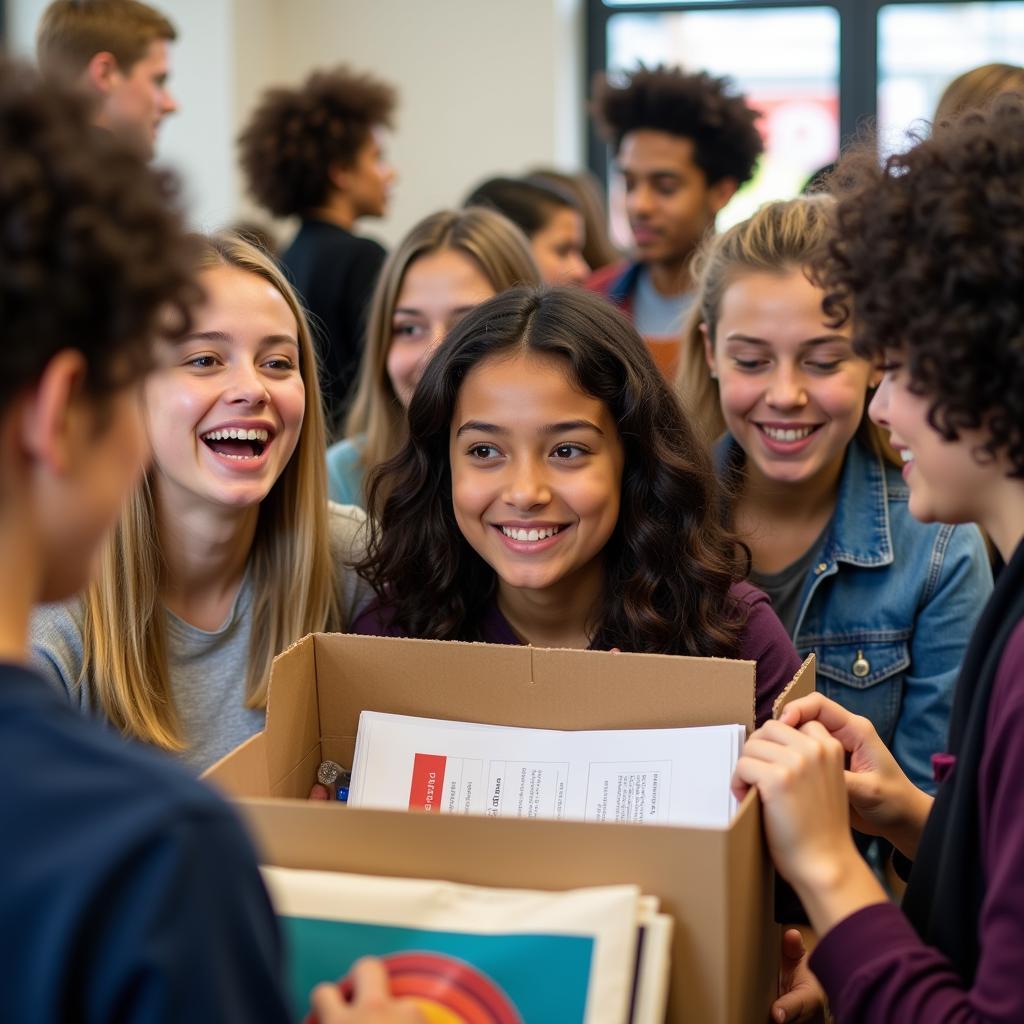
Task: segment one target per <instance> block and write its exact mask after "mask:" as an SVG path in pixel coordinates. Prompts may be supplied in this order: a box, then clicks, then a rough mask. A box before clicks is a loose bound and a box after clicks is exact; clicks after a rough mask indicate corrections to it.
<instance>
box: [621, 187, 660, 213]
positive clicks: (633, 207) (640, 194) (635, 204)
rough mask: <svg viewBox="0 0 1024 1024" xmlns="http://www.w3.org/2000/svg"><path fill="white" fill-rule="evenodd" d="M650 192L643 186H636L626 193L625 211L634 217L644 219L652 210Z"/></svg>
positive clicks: (652, 204)
mask: <svg viewBox="0 0 1024 1024" xmlns="http://www.w3.org/2000/svg"><path fill="white" fill-rule="evenodd" d="M652 200H653V196H652V193H651V190H650V189H649V188H648V187H647V186H646V185H644V184H636V185H634V186H633V187H632V188H631V189H630V190H629V191H627V192H626V209H627V211H628V212H629V213H631V214H633V216H634V217H645V216H647V215H648V214H649V213H650V212H651V211H652V209H653V208H654V203H653V201H652Z"/></svg>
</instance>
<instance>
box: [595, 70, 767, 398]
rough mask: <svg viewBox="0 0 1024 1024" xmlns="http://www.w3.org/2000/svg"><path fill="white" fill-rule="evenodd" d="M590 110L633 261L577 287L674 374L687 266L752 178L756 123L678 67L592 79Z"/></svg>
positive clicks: (687, 294) (688, 296) (689, 284)
mask: <svg viewBox="0 0 1024 1024" xmlns="http://www.w3.org/2000/svg"><path fill="white" fill-rule="evenodd" d="M592 112H593V116H594V118H595V121H596V123H597V126H598V128H599V129H600V130H601V131H602V132H603V133H604V135H605V136H606V137H607V138H608V140H609V142H610V143H611V145H612V147H613V148H614V151H615V161H616V165H617V168H618V171H619V173H620V174H621V175H622V177H623V183H624V185H625V192H626V213H627V215H628V217H629V226H630V228H631V229H632V232H633V243H634V255H633V259H632V260H630V261H628V262H623V263H617V264H613V265H612V266H610V267H604V268H602V269H601V270H599V271H597V272H596V273H594V274H593V275H592V276H591V277H590V279H589V280H588V282H587V287H588V288H590V289H591V290H593V291H596V292H600V293H601V294H603V295H606V296H608V298H610V299H611V300H612V301H613V302H615V303H616V304H617V305H619V306H620V307H621V308H622V309H623V310H624V311H625V312H626V313H627V314H628V315H630V316H631V317H632V318H633V321H634V323H635V324H636V326H637V329H638V330H639V331H640V333H641V334H642V335H643V336H644V337H645V338H646V339H647V341H648V344H649V346H650V348H651V352H652V354H653V355H654V358H655V361H656V362H657V363H658V365H659V366H660V367H661V369H662V371H663V372H664V373H665V374H666V375H667V376H668V377H669V378H671V377H672V376H674V372H675V366H676V362H677V360H678V355H679V345H680V339H681V336H682V330H683V322H684V320H685V318H686V314H687V312H688V310H689V308H690V306H691V304H692V302H693V298H694V294H693V280H692V277H691V274H690V264H691V261H692V259H693V255H694V253H695V251H696V249H697V246H698V245H699V244H700V241H701V239H702V238H703V237H704V235H705V233H707V232H708V231H711V230H713V229H714V225H715V217H716V216H717V215H718V213H719V211H720V210H721V209H722V208H723V207H724V206H725V205H726V203H728V202H729V200H730V199H732V197H733V195H734V194H735V193H736V190H737V189H738V188H739V187H740V186H741V185H742V184H744V182H746V181H749V180H750V178H751V177H753V174H754V168H755V165H756V163H757V159H758V157H759V156H760V155H761V152H762V150H763V148H764V145H763V143H762V140H761V136H760V133H759V132H758V130H757V127H756V124H755V121H756V120H757V117H758V116H759V115H758V114H757V112H756V111H754V110H753V109H751V107H750V106H749V105H748V104H747V102H746V99H745V97H743V96H742V95H740V94H739V93H736V92H734V91H733V90H732V88H731V86H730V83H729V82H728V80H727V79H724V78H714V77H712V76H711V75H708V74H705V73H698V74H687V73H685V72H683V71H682V70H680V69H678V68H673V69H669V68H654V69H647V68H643V67H641V68H639V69H638V70H636V71H634V72H633V73H632V74H631V75H628V76H627V77H626V78H625V79H624V80H619V79H618V78H614V77H613V78H609V77H608V76H604V75H602V76H599V78H598V79H597V81H596V83H595V87H594V96H593V102H592Z"/></svg>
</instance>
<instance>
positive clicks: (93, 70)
mask: <svg viewBox="0 0 1024 1024" xmlns="http://www.w3.org/2000/svg"><path fill="white" fill-rule="evenodd" d="M82 74H83V76H84V78H85V80H86V81H87V82H88V83H89V85H91V86H92V88H93V89H94V90H95V91H96V92H98V93H100V94H101V95H103V96H106V95H108V94H109V93H110V92H111V91H112V90H113V88H114V86H115V85H117V83H118V82H119V81H120V80H121V66H120V65H119V64H118V63H117V58H116V57H115V56H114V55H113V54H112V53H109V52H108V51H107V50H101V51H100V52H99V53H94V54H93V55H92V57H90V58H89V63H88V64H86V66H85V71H84V72H82Z"/></svg>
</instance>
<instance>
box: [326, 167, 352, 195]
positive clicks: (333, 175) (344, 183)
mask: <svg viewBox="0 0 1024 1024" xmlns="http://www.w3.org/2000/svg"><path fill="white" fill-rule="evenodd" d="M327 180H328V181H329V182H330V183H331V187H332V188H334V189H336V190H337V191H338V192H350V191H351V190H352V167H351V165H346V164H342V163H339V162H338V161H337V160H335V161H334V162H333V163H332V164H331V165H330V166H329V167H328V168H327Z"/></svg>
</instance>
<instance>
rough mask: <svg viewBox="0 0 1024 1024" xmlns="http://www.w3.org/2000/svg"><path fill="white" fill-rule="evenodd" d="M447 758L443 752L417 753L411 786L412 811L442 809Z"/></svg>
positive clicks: (410, 802)
mask: <svg viewBox="0 0 1024 1024" xmlns="http://www.w3.org/2000/svg"><path fill="white" fill-rule="evenodd" d="M446 760H447V758H445V756H444V755H443V754H416V756H415V758H414V760H413V765H412V785H411V786H410V787H409V810H410V811H438V810H440V808H441V788H442V786H443V785H444V765H445V761H446Z"/></svg>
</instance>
